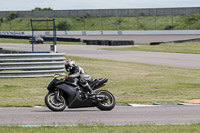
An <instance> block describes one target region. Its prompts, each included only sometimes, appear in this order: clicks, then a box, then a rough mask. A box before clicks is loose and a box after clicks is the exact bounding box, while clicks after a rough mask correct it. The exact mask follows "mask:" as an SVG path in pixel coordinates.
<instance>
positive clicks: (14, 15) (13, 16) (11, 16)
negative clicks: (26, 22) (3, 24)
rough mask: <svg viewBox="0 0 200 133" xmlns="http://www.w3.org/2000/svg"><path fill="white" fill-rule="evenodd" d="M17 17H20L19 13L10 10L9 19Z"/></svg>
mask: <svg viewBox="0 0 200 133" xmlns="http://www.w3.org/2000/svg"><path fill="white" fill-rule="evenodd" d="M17 17H18V15H17V13H16V12H10V13H9V16H8V17H7V18H8V20H13V19H15V18H17Z"/></svg>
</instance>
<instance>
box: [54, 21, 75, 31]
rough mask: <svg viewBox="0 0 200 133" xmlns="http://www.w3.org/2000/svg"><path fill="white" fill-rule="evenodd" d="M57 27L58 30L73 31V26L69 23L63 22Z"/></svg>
mask: <svg viewBox="0 0 200 133" xmlns="http://www.w3.org/2000/svg"><path fill="white" fill-rule="evenodd" d="M56 27H57V28H58V30H71V28H72V26H71V24H70V23H69V22H67V21H61V22H60V23H58V24H57V25H56Z"/></svg>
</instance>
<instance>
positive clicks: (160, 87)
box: [0, 57, 200, 106]
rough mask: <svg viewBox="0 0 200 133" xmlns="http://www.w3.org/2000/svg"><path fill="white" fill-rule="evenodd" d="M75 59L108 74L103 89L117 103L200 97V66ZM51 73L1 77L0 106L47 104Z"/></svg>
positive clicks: (96, 73)
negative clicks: (181, 66)
mask: <svg viewBox="0 0 200 133" xmlns="http://www.w3.org/2000/svg"><path fill="white" fill-rule="evenodd" d="M67 58H72V59H74V60H76V63H77V64H78V65H80V66H82V67H83V68H84V69H85V70H86V71H87V72H88V73H89V74H91V76H92V77H94V78H101V77H107V78H108V79H109V82H108V83H107V85H106V86H105V88H104V89H107V90H109V91H111V92H113V93H114V95H115V97H116V100H117V103H118V104H121V103H123V104H124V103H142V104H152V103H177V102H183V101H184V100H190V99H196V98H200V70H199V69H189V68H176V67H167V66H159V65H147V64H140V63H130V62H119V61H111V60H100V59H91V58H82V57H67ZM50 79H51V77H42V78H4V79H0V91H1V93H0V106H35V105H44V96H45V94H46V93H47V90H46V86H47V84H48V82H49V81H50Z"/></svg>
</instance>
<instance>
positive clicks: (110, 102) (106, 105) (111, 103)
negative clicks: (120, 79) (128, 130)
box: [95, 90, 116, 111]
mask: <svg viewBox="0 0 200 133" xmlns="http://www.w3.org/2000/svg"><path fill="white" fill-rule="evenodd" d="M95 93H96V94H97V95H105V96H106V97H108V99H107V100H106V101H102V102H98V103H97V105H96V107H97V108H98V109H100V110H103V111H109V110H112V109H113V108H114V107H115V104H116V103H115V97H114V96H113V94H112V93H111V92H109V91H107V90H97V91H95Z"/></svg>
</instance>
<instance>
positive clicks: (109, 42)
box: [83, 40, 134, 46]
mask: <svg viewBox="0 0 200 133" xmlns="http://www.w3.org/2000/svg"><path fill="white" fill-rule="evenodd" d="M83 42H84V43H86V44H87V45H104V46H122V45H134V41H126V40H83Z"/></svg>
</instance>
